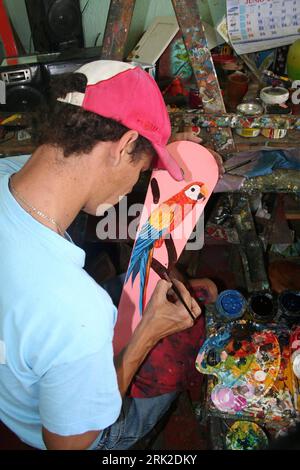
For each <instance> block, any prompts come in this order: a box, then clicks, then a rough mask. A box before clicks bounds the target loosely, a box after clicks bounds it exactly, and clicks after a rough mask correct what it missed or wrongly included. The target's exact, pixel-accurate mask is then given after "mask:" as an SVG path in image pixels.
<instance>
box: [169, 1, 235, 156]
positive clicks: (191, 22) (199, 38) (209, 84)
mask: <svg viewBox="0 0 300 470" xmlns="http://www.w3.org/2000/svg"><path fill="white" fill-rule="evenodd" d="M172 3H173V6H174V10H175V13H176V17H177V21H178V24H179V26H180V29H181V32H182V36H183V40H184V43H185V47H186V49H187V53H188V55H189V59H190V62H191V65H192V67H193V71H194V75H195V79H196V82H197V86H198V89H199V92H200V95H201V97H202V102H203V106H204V109H205V111H206V112H208V113H222V112H225V111H226V110H225V106H224V101H223V97H222V94H221V90H220V86H219V82H218V79H217V75H216V71H215V66H214V63H213V60H212V57H211V53H210V50H209V48H208V47H207V40H206V37H205V32H204V29H203V25H202V22H201V20H200V15H199V6H198V2H197V1H196V0H172ZM211 132H212V134H213V141H214V145H215V148H216V150H218V151H230V150H233V149H234V141H233V138H232V133H231V129H222V130H221V131H219V130H218V129H212V130H211Z"/></svg>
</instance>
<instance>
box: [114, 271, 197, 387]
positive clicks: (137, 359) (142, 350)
mask: <svg viewBox="0 0 300 470" xmlns="http://www.w3.org/2000/svg"><path fill="white" fill-rule="evenodd" d="M173 282H174V284H176V287H177V289H178V290H179V292H180V294H181V296H182V298H183V299H184V301H185V303H186V304H187V306H188V307H189V309H190V310H191V311H192V313H193V315H194V317H195V318H197V317H198V316H199V315H200V313H201V310H200V307H199V306H198V304H197V302H196V301H195V300H194V299H193V298H192V297H191V295H190V293H189V292H188V290H187V289H186V288H185V287H184V285H183V284H182V283H181V282H179V281H175V280H174V281H173ZM171 287H172V284H171V283H169V282H167V281H164V280H161V281H159V282H158V283H157V286H156V288H155V289H154V292H153V294H152V296H151V299H150V301H149V302H148V305H147V307H146V309H145V311H144V313H143V316H142V319H141V321H140V323H139V324H138V325H137V327H136V329H135V330H134V332H133V335H132V337H131V340H130V342H129V343H128V345H127V346H126V348H125V349H124V350H123V351H122V352H121V353H120V354H119V356H118V357H117V358H116V361H115V365H116V370H117V377H118V384H119V390H120V393H121V395H122V396H124V395H125V393H126V390H127V388H128V386H129V384H130V382H131V381H132V379H133V377H134V375H135V373H136V371H137V370H138V368H139V367H140V365H141V364H142V362H143V360H144V359H145V357H146V356H147V354H148V353H149V352H150V351H151V349H152V348H153V347H154V346H155V345H156V343H157V342H158V341H159V340H160V339H162V338H164V337H165V336H169V335H171V334H173V333H177V332H179V331H183V330H185V329H187V328H190V327H191V326H193V324H194V322H193V320H192V318H191V317H190V315H189V312H188V311H187V310H186V308H185V306H184V305H183V304H182V303H181V302H180V300H178V299H176V300H175V302H174V303H173V302H170V301H169V300H168V298H167V296H168V295H169V294H171V293H172V289H171ZM173 294H174V293H173Z"/></svg>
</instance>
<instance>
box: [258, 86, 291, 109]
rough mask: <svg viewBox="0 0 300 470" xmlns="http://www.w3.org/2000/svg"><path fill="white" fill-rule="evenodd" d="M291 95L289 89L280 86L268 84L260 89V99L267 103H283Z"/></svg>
mask: <svg viewBox="0 0 300 470" xmlns="http://www.w3.org/2000/svg"><path fill="white" fill-rule="evenodd" d="M289 97H290V93H289V91H288V90H287V89H286V88H283V87H280V86H267V87H265V88H263V89H262V90H261V91H260V99H261V100H262V102H263V103H265V104H267V105H269V104H271V105H272V104H283V103H285V102H286V101H287V100H288V99H289Z"/></svg>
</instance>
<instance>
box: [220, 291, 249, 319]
mask: <svg viewBox="0 0 300 470" xmlns="http://www.w3.org/2000/svg"><path fill="white" fill-rule="evenodd" d="M246 307H247V301H246V299H245V297H244V296H243V295H242V294H241V293H240V292H239V291H238V290H224V291H223V292H221V293H220V294H219V296H218V298H217V301H216V311H217V313H218V315H219V316H220V317H222V318H225V319H227V320H236V319H238V318H242V316H243V315H244V313H245V311H246Z"/></svg>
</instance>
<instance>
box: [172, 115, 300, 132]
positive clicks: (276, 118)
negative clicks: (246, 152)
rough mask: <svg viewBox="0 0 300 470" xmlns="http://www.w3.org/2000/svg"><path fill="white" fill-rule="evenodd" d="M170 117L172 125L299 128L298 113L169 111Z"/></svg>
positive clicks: (299, 116) (299, 118)
mask: <svg viewBox="0 0 300 470" xmlns="http://www.w3.org/2000/svg"><path fill="white" fill-rule="evenodd" d="M170 117H171V120H172V122H173V123H174V125H176V122H182V121H184V123H185V125H189V124H190V125H193V126H199V127H204V128H216V127H231V128H234V129H236V128H249V127H251V128H254V129H296V130H300V115H298V114H263V115H262V116H257V117H255V116H242V115H241V114H234V113H226V112H225V113H224V114H220V113H216V114H211V113H201V111H191V112H171V113H170Z"/></svg>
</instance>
